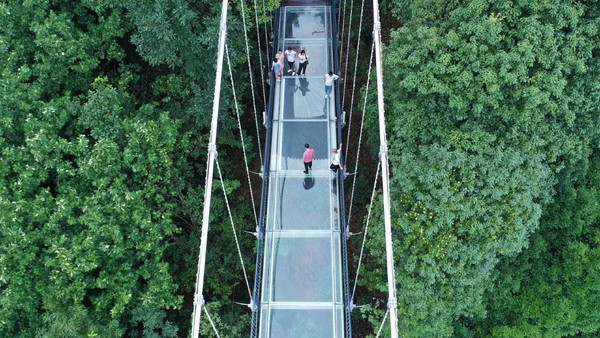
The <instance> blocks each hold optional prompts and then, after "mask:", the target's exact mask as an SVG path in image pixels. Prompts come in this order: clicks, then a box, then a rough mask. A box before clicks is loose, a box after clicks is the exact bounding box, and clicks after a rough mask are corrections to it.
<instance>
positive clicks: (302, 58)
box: [298, 49, 308, 76]
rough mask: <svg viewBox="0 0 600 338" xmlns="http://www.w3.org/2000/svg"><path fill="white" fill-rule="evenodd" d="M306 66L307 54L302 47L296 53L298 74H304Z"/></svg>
mask: <svg viewBox="0 0 600 338" xmlns="http://www.w3.org/2000/svg"><path fill="white" fill-rule="evenodd" d="M306 66H308V55H307V54H306V50H304V49H303V50H301V51H300V54H298V76H300V75H305V76H306Z"/></svg>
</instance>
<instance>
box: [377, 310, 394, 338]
mask: <svg viewBox="0 0 600 338" xmlns="http://www.w3.org/2000/svg"><path fill="white" fill-rule="evenodd" d="M389 314H390V309H387V311H385V316H383V320H382V321H381V325H380V326H379V330H377V335H376V336H375V338H377V337H379V336H380V335H381V331H382V330H383V325H384V324H385V321H386V320H387V317H388V315H389ZM396 334H397V333H396Z"/></svg>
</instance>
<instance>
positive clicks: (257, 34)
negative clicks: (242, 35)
mask: <svg viewBox="0 0 600 338" xmlns="http://www.w3.org/2000/svg"><path fill="white" fill-rule="evenodd" d="M242 1H244V0H242ZM254 21H255V22H256V42H257V43H258V58H259V59H260V87H261V88H262V94H263V105H264V107H265V110H267V95H266V94H265V74H264V66H263V60H262V48H261V45H260V25H259V24H258V8H257V6H256V0H254ZM265 48H267V65H270V64H271V61H270V60H269V58H268V56H269V47H267V46H265ZM259 143H260V139H259ZM261 163H262V162H261Z"/></svg>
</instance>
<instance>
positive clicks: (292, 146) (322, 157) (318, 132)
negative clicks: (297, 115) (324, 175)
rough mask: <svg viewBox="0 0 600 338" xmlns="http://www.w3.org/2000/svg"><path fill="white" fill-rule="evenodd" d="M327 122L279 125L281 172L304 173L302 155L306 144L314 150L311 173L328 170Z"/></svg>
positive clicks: (298, 122) (284, 123)
mask: <svg viewBox="0 0 600 338" xmlns="http://www.w3.org/2000/svg"><path fill="white" fill-rule="evenodd" d="M328 130H329V122H328V121H305V122H300V121H297V122H291V121H290V122H283V123H281V124H280V132H281V138H280V139H281V143H280V147H281V148H280V149H281V163H280V167H279V169H281V170H298V172H299V173H301V172H302V171H304V162H303V161H302V154H303V153H304V150H305V148H304V144H305V143H308V144H309V145H310V147H311V148H312V149H314V150H315V159H314V160H313V171H315V170H322V169H329V164H330V163H329V152H330V149H329V137H328V135H329V134H328Z"/></svg>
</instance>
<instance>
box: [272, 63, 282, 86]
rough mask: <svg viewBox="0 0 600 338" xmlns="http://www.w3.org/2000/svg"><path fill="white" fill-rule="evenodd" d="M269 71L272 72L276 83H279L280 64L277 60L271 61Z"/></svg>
mask: <svg viewBox="0 0 600 338" xmlns="http://www.w3.org/2000/svg"><path fill="white" fill-rule="evenodd" d="M271 69H272V70H273V73H275V79H276V81H281V62H279V59H275V60H273V65H272V66H271Z"/></svg>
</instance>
